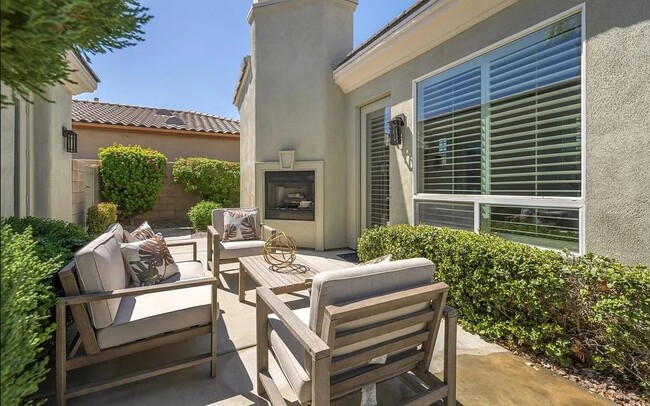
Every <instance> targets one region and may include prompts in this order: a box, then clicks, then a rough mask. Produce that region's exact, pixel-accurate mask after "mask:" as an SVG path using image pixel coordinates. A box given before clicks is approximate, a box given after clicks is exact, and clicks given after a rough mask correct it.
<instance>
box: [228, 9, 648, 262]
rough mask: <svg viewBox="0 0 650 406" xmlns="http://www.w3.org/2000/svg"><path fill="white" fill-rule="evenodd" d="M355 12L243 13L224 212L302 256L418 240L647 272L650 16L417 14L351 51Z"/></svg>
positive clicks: (410, 12)
mask: <svg viewBox="0 0 650 406" xmlns="http://www.w3.org/2000/svg"><path fill="white" fill-rule="evenodd" d="M361 1H371V0H361ZM357 3H358V1H357V0H255V1H254V2H253V4H252V8H251V10H250V13H249V17H248V19H249V23H250V25H251V37H252V38H251V44H252V46H251V55H250V57H246V58H245V59H244V62H243V64H242V73H241V77H240V80H239V83H238V84H237V88H236V92H235V97H234V103H235V105H236V106H237V107H238V108H239V110H240V113H241V151H240V155H241V157H240V162H241V168H242V185H241V186H242V196H241V200H242V204H244V205H250V206H252V205H255V206H259V207H260V208H261V209H262V213H263V217H264V221H265V222H266V223H269V224H270V225H272V226H274V227H275V228H277V229H280V230H284V231H286V232H288V233H289V234H291V235H293V236H294V237H295V238H296V239H297V240H298V243H299V245H301V246H305V247H314V248H317V249H333V248H339V247H355V246H356V241H357V238H358V237H359V236H360V234H361V232H362V231H363V230H364V229H365V228H367V227H371V226H374V225H379V224H386V223H391V224H397V223H408V224H419V223H427V224H434V225H439V226H449V227H453V228H459V229H466V230H471V231H475V232H492V233H497V234H499V235H502V236H504V237H505V238H509V239H512V240H516V241H521V242H524V243H528V244H533V245H536V246H540V247H546V248H551V249H562V248H568V249H569V250H571V251H574V252H577V253H585V252H587V251H593V252H596V253H598V254H603V255H611V256H615V257H617V258H619V259H620V260H622V261H626V262H637V261H638V262H645V263H650V250H649V249H648V247H650V110H649V106H650V64H649V63H648V61H649V60H650V40H649V38H650V3H648V2H647V1H646V0H628V1H625V2H611V1H608V0H546V1H543V2H541V1H537V0H518V1H517V0H480V1H479V0H420V1H416V2H414V4H413V5H412V6H411V7H410V8H409V9H407V10H405V12H404V13H402V14H401V15H399V16H398V17H396V18H395V19H394V20H393V21H391V22H390V23H389V24H388V25H387V26H386V27H384V28H383V29H382V30H380V31H379V32H378V33H376V34H375V35H373V36H372V37H371V38H369V39H368V40H366V41H365V42H363V43H362V44H361V45H360V46H359V47H358V48H356V49H353V36H352V35H353V14H354V12H355V9H356V7H357ZM386 134H391V137H386ZM305 202H306V203H305Z"/></svg>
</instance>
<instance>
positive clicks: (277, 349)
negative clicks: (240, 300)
mask: <svg viewBox="0 0 650 406" xmlns="http://www.w3.org/2000/svg"><path fill="white" fill-rule="evenodd" d="M434 270H435V267H434V265H433V263H431V262H430V261H428V260H426V259H423V258H417V259H409V260H402V261H393V262H382V263H379V264H372V265H365V266H358V267H353V268H348V269H342V270H336V271H329V272H323V273H320V274H318V275H316V276H315V277H314V281H313V284H312V296H311V303H310V307H309V308H307V309H298V310H294V311H292V310H290V309H289V307H287V306H286V305H285V304H284V303H283V302H282V301H280V299H279V298H278V297H277V296H275V295H274V294H273V293H272V292H271V291H270V290H269V289H268V288H264V287H261V288H257V373H258V381H257V390H258V394H260V395H263V394H264V393H266V394H267V396H268V398H269V400H270V401H271V403H272V404H273V405H276V406H277V405H285V404H286V403H285V400H284V399H283V397H282V395H281V394H280V391H279V390H278V388H277V386H276V385H275V383H274V381H273V379H272V378H271V377H270V375H269V371H268V353H269V350H270V352H271V353H272V354H273V355H274V357H275V359H276V360H277V362H278V365H279V366H280V369H281V370H282V371H283V373H284V375H285V377H286V378H287V381H288V382H289V384H290V386H291V388H292V389H293V391H294V392H295V394H296V396H297V398H298V400H299V402H300V403H301V404H311V405H312V406H323V405H329V404H330V401H331V400H335V399H338V398H341V397H343V396H346V395H348V394H350V393H352V392H354V391H358V390H360V389H362V388H363V387H364V386H366V385H369V384H376V383H380V382H382V381H386V380H388V379H391V378H393V377H398V376H399V377H400V378H401V379H402V381H403V382H405V384H407V385H409V386H411V387H412V388H415V386H413V382H412V378H413V377H417V378H418V380H419V381H420V382H417V383H418V384H419V385H421V384H423V385H424V387H425V388H426V389H425V390H423V391H422V390H420V391H419V392H416V393H417V395H416V396H415V397H414V398H412V399H409V400H407V401H405V402H404V403H403V404H414V405H428V404H433V403H434V402H436V401H438V400H440V399H444V402H445V404H447V405H454V404H455V403H456V323H457V312H456V310H454V309H453V308H451V307H446V306H445V300H446V296H447V291H448V286H447V285H446V284H444V283H434V282H433V281H432V275H433V272H434ZM442 317H444V319H445V331H444V337H445V341H444V378H443V379H442V380H440V379H438V378H437V377H436V376H434V375H433V374H431V373H430V372H429V366H430V363H431V358H432V355H433V351H434V346H435V340H436V337H437V335H438V330H439V327H440V322H441V319H442ZM383 356H387V357H386V358H385V359H384V360H383V361H384V362H383V363H382V362H381V360H380V361H378V358H380V359H381V358H383ZM371 361H373V362H374V363H371ZM377 362H378V363H377ZM409 371H411V372H412V374H408V375H405V374H406V373H407V372H409ZM420 388H422V386H420Z"/></svg>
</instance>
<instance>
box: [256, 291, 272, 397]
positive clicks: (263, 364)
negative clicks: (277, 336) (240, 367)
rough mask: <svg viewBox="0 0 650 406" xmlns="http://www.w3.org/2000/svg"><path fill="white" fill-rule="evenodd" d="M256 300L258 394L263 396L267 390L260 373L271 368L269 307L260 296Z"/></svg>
mask: <svg viewBox="0 0 650 406" xmlns="http://www.w3.org/2000/svg"><path fill="white" fill-rule="evenodd" d="M256 302H257V306H256V309H255V317H256V335H257V373H256V374H255V376H256V377H257V394H258V395H259V396H262V395H264V394H265V393H266V391H265V390H264V385H263V384H262V380H261V379H260V374H261V373H263V372H266V371H267V370H268V368H269V336H268V331H267V328H268V317H269V308H268V306H267V305H266V303H264V301H263V300H261V299H259V298H257V300H256Z"/></svg>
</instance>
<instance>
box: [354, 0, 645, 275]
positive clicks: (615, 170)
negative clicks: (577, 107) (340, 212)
mask: <svg viewBox="0 0 650 406" xmlns="http://www.w3.org/2000/svg"><path fill="white" fill-rule="evenodd" d="M581 3H582V1H576V0H568V1H567V0H547V1H544V2H539V1H534V0H521V1H519V2H518V3H516V4H514V5H512V6H510V7H508V8H507V9H505V10H503V11H501V12H500V13H498V14H496V15H494V16H492V17H490V18H488V19H487V20H485V21H483V22H481V23H479V24H477V25H475V26H474V27H472V28H470V29H468V30H466V31H464V32H462V33H461V34H459V35H457V36H456V37H454V38H452V39H450V40H448V41H446V42H445V43H443V44H441V45H440V46H438V47H436V48H434V49H432V50H430V51H428V52H426V53H425V54H423V55H421V56H419V57H418V58H416V59H414V60H412V61H410V62H408V63H406V64H404V65H402V66H400V67H398V68H396V69H395V70H393V71H391V72H389V73H387V74H385V75H383V76H381V77H379V78H377V79H375V80H373V81H372V82H370V83H368V84H366V85H364V86H362V87H360V88H359V89H356V90H354V91H352V92H351V93H349V94H348V95H347V97H346V102H345V108H346V134H347V148H348V151H349V154H348V173H349V180H348V188H347V191H348V194H347V199H348V210H347V218H348V221H347V237H348V244H349V245H350V246H354V245H355V243H356V239H357V238H358V235H359V232H360V230H359V203H358V202H359V198H358V196H359V184H360V181H359V171H360V162H359V137H360V134H359V128H360V125H359V117H360V108H361V107H362V106H364V105H366V104H369V103H371V102H373V101H375V100H377V99H378V98H381V97H382V96H388V97H389V105H390V106H391V108H392V111H391V116H395V115H396V114H399V113H404V114H405V115H406V118H407V121H406V126H407V128H406V134H405V137H404V141H403V144H402V145H401V146H399V147H392V148H391V157H390V163H391V212H390V215H391V223H402V222H403V223H406V222H411V221H412V220H413V217H412V216H413V214H412V165H411V163H412V158H413V147H412V146H413V142H412V141H413V140H412V133H411V129H412V128H414V126H413V119H414V117H413V111H412V81H413V79H415V78H418V77H420V76H422V75H425V74H427V73H429V72H431V71H433V70H435V69H438V68H440V67H443V66H445V65H447V64H450V63H452V62H454V61H456V60H458V59H461V58H463V57H465V56H467V55H469V54H471V53H473V52H476V51H479V50H481V49H483V48H485V47H487V46H490V45H492V44H494V43H495V42H498V41H500V40H502V39H504V38H506V37H509V36H511V35H514V34H517V33H518V32H521V31H523V30H525V29H527V28H529V27H531V26H533V25H535V24H538V23H540V22H542V21H543V20H545V19H548V18H551V17H553V16H555V15H557V14H559V13H561V12H563V11H566V10H568V9H569V8H571V7H574V6H576V5H579V4H581ZM585 3H586V11H585V13H586V33H587V38H586V39H587V44H586V58H587V62H586V65H587V67H586V82H587V88H586V114H587V116H586V138H587V139H586V145H585V150H586V179H585V182H586V196H585V204H586V211H585V216H586V245H587V250H589V251H594V252H596V253H599V254H605V255H612V256H615V257H617V258H619V259H621V260H623V261H626V262H635V261H643V262H646V263H650V250H649V249H648V247H650V64H649V63H647V61H648V60H650V41H648V38H650V6H649V4H648V2H647V1H645V0H628V1H626V2H624V5H620V6H616V7H615V8H614V6H613V3H612V2H611V1H607V0H587V1H585Z"/></svg>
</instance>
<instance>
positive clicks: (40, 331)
mask: <svg viewBox="0 0 650 406" xmlns="http://www.w3.org/2000/svg"><path fill="white" fill-rule="evenodd" d="M39 249H40V248H39V244H38V243H37V242H36V241H35V240H34V239H33V238H32V235H31V231H30V230H27V231H25V232H22V233H16V232H14V231H13V230H12V228H11V227H10V226H9V225H7V224H3V225H2V248H1V251H2V271H1V274H2V276H1V286H2V297H1V304H0V309H1V311H2V322H1V324H2V333H1V336H2V339H1V341H2V342H1V344H0V346H1V347H2V348H1V351H0V352H1V357H2V383H1V385H0V387H1V390H0V393H1V395H0V396H1V400H2V401H1V402H0V403H2V404H3V405H20V404H22V402H23V400H24V399H25V398H26V397H27V396H29V395H31V394H33V393H35V392H36V391H37V390H38V385H39V383H40V382H42V381H43V379H44V378H45V375H46V374H47V372H48V357H47V353H48V352H47V351H46V346H45V344H46V343H47V342H49V341H51V340H52V332H53V331H54V325H53V324H52V323H51V319H50V309H51V308H53V307H54V306H55V304H56V295H55V294H54V290H53V289H52V286H51V283H49V281H50V280H51V278H52V275H53V274H54V273H55V272H56V271H57V270H58V269H59V265H60V261H58V260H57V259H55V258H53V259H49V260H43V259H42V258H41V257H42V255H41V253H40V252H39Z"/></svg>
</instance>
